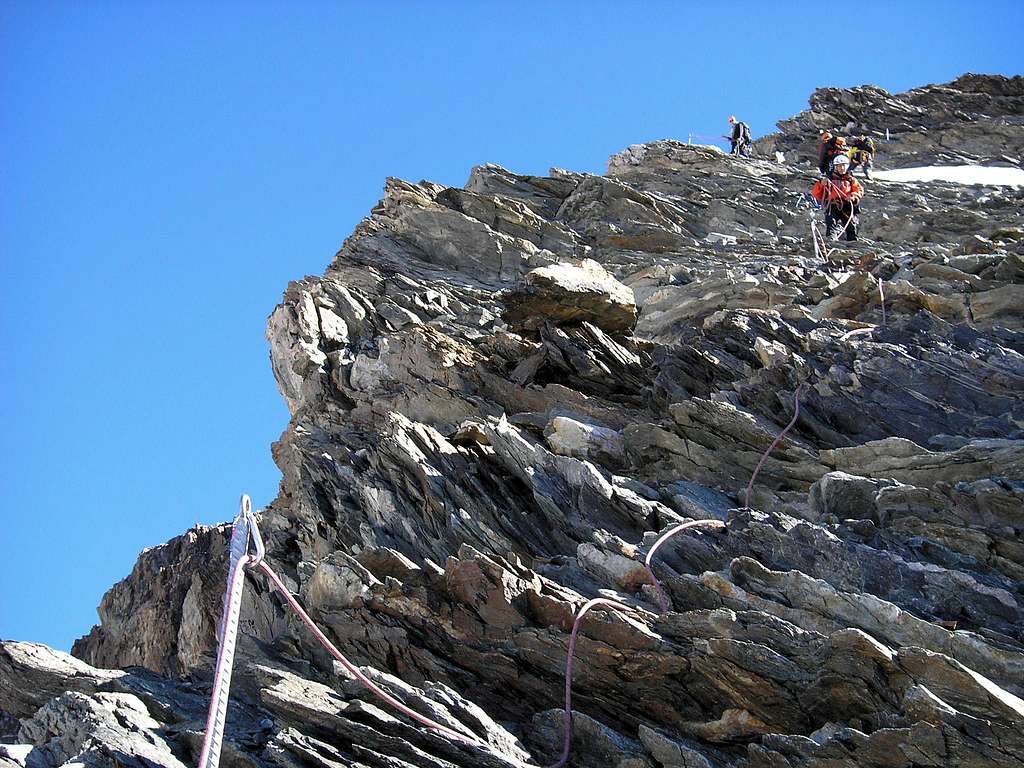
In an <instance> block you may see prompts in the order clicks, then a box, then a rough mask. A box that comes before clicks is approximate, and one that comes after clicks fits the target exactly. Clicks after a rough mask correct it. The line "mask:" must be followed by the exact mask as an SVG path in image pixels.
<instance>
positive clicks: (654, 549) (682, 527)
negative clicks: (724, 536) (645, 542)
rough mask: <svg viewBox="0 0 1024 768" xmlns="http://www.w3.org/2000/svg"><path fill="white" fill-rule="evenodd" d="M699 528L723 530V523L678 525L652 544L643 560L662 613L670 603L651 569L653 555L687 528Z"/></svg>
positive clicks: (705, 521)
mask: <svg viewBox="0 0 1024 768" xmlns="http://www.w3.org/2000/svg"><path fill="white" fill-rule="evenodd" d="M700 527H705V528H725V523H723V522H722V521H721V520H690V521H688V522H685V523H680V524H679V525H677V526H675V527H674V528H671V529H669V530H668V531H666V532H665V533H663V534H662V535H661V536H660V537H659V538H658V540H657V541H656V542H654V546H653V547H651V549H650V551H649V552H648V553H647V557H646V559H645V560H644V567H645V568H646V569H647V575H648V576H650V577H651V584H653V585H654V591H655V594H657V596H658V603H659V605H660V606H661V610H663V611H667V610H668V609H669V608H670V607H671V603H670V602H669V599H668V595H666V594H665V590H664V589H662V586H661V582H660V581H658V577H657V576H655V575H654V568H652V567H651V561H652V560H653V559H654V553H655V552H657V551H658V548H659V547H660V546H661V545H662V544H664V543H665V542H666V541H668V540H669V539H671V538H672V537H673V536H675V535H676V534H677V533H681V532H682V531H685V530H686V529H688V528H700Z"/></svg>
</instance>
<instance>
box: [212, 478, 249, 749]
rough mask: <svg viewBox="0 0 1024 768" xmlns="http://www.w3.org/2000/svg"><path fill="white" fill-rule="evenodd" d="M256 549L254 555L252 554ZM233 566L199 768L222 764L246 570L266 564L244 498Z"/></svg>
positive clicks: (233, 530)
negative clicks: (251, 565) (250, 566)
mask: <svg viewBox="0 0 1024 768" xmlns="http://www.w3.org/2000/svg"><path fill="white" fill-rule="evenodd" d="M250 547H252V548H253V550H254V554H253V555H250V554H249V548H250ZM230 552H231V558H230V566H229V568H228V586H227V589H226V590H225V593H224V611H223V614H222V616H221V625H220V631H219V633H218V635H219V638H218V639H219V643H218V645H219V648H218V650H217V666H216V671H215V672H214V676H213V690H212V692H211V694H210V710H209V712H208V713H207V716H206V733H205V735H204V736H203V746H202V749H201V751H200V753H199V768H217V765H218V764H219V763H220V750H221V744H222V743H223V741H224V726H225V724H226V722H227V712H228V694H229V692H230V690H231V667H232V665H233V664H234V660H235V643H236V640H237V639H238V622H239V618H240V616H241V612H242V592H243V590H244V589H245V569H246V567H247V566H248V565H250V564H251V563H257V562H262V560H263V554H264V548H263V540H262V539H261V538H260V534H259V529H258V528H257V527H256V518H255V517H254V516H253V514H252V500H251V499H250V498H249V497H248V496H247V495H243V496H242V500H241V502H240V503H239V510H238V516H237V517H236V518H235V521H234V523H233V524H232V527H231V545H230Z"/></svg>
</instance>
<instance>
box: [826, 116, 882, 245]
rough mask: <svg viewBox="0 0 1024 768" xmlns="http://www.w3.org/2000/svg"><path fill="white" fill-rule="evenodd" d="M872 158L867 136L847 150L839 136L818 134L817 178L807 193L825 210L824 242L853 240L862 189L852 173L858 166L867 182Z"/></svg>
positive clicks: (854, 141)
mask: <svg viewBox="0 0 1024 768" xmlns="http://www.w3.org/2000/svg"><path fill="white" fill-rule="evenodd" d="M874 156H875V142H874V140H873V139H872V138H871V137H870V136H867V135H865V134H862V135H860V136H858V137H857V138H855V139H854V140H853V142H852V143H851V144H850V145H849V146H847V143H846V139H845V138H843V137H842V136H833V135H832V133H831V132H830V131H824V132H823V133H822V134H821V142H820V143H819V145H818V170H819V171H820V172H821V178H820V179H818V181H817V182H816V183H815V185H814V188H813V189H812V190H811V197H813V198H814V199H815V200H816V201H817V202H818V203H819V204H820V205H821V206H822V207H823V208H824V209H825V238H826V239H828V240H838V239H840V238H842V237H845V238H846V239H847V240H856V239H857V225H858V223H859V216H860V201H861V199H862V198H863V197H864V187H863V186H862V185H861V183H860V182H859V181H857V180H856V179H855V178H854V177H853V172H854V170H856V168H857V167H858V166H861V167H863V168H864V178H865V179H870V178H871V166H872V161H873V160H874Z"/></svg>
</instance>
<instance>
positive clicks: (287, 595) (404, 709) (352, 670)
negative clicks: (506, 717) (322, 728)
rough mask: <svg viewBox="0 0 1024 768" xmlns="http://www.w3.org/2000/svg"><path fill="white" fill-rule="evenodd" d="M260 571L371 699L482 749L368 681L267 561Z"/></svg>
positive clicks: (471, 739)
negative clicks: (368, 693) (372, 697)
mask: <svg viewBox="0 0 1024 768" xmlns="http://www.w3.org/2000/svg"><path fill="white" fill-rule="evenodd" d="M259 568H260V570H261V571H263V573H265V574H266V575H267V578H268V579H270V581H271V583H273V585H274V586H275V587H276V588H277V591H278V592H280V593H281V595H282V596H283V597H284V599H285V601H286V602H287V603H288V605H290V606H291V608H292V610H293V611H295V613H296V614H297V615H298V617H299V618H300V619H302V623H303V624H305V625H306V627H308V628H309V631H310V632H312V633H313V636H314V637H315V638H316V639H317V640H319V641H320V645H322V646H323V647H324V648H325V649H326V650H327V652H328V653H330V654H331V656H333V657H334V658H335V659H337V660H338V662H339V663H340V664H341V665H342V666H343V667H344V668H345V669H346V671H348V673H349V674H351V675H352V676H353V677H355V678H356V679H357V680H359V682H360V683H362V684H363V686H364V687H366V689H367V690H369V691H370V692H371V693H372V694H373V695H374V696H376V697H377V698H379V699H380V700H381V701H384V702H386V703H387V704H390V705H391V706H392V707H394V708H395V709H397V710H398V711H399V712H401V713H402V714H404V715H406V716H408V717H410V718H412V719H413V720H415V721H416V722H418V723H420V724H421V725H425V726H426V727H427V728H430V729H432V730H435V731H437V732H438V733H440V734H442V735H443V736H447V737H448V738H449V739H453V740H455V741H460V742H462V743H463V744H469V745H471V746H484V744H483V742H481V741H480V740H479V739H477V738H476V737H473V736H468V735H466V734H463V733H459V732H458V731H454V730H452V729H451V728H449V727H447V726H445V725H441V723H438V722H436V721H434V720H431V719H430V718H429V717H426V716H425V715H421V714H420V713H419V712H417V711H416V710H414V709H411V708H410V707H408V706H406V705H405V704H403V703H402V702H401V701H399V700H398V699H396V698H395V697H394V696H392V695H391V694H390V693H388V692H387V691H385V690H383V689H382V688H381V687H380V686H378V685H377V684H376V683H375V682H373V681H372V680H371V679H370V678H368V677H367V676H366V675H364V674H363V672H362V671H361V670H360V669H359V668H358V667H357V666H356V665H355V664H353V663H352V662H351V661H349V660H348V659H347V658H345V656H344V654H342V652H341V651H339V650H338V649H337V648H336V647H335V646H334V643H332V642H331V641H330V640H328V639H327V636H326V635H325V634H324V633H323V632H321V631H320V628H319V627H317V625H316V624H314V623H313V620H312V619H311V618H310V617H309V614H307V613H306V612H305V611H304V610H303V609H302V606H301V605H299V603H298V601H297V600H296V599H295V598H294V597H292V594H291V592H289V591H288V588H287V587H286V586H285V585H284V582H282V581H281V579H280V578H278V575H277V574H276V573H274V570H273V569H272V568H271V567H270V566H269V565H267V564H266V562H261V563H260V564H259Z"/></svg>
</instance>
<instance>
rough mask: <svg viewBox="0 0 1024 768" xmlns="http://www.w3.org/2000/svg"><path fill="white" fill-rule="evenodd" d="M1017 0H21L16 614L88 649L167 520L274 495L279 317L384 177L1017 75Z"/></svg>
mask: <svg viewBox="0 0 1024 768" xmlns="http://www.w3.org/2000/svg"><path fill="white" fill-rule="evenodd" d="M1022 6H1024V4H1021V3H1019V2H1007V3H999V2H989V3H984V4H978V5H977V6H976V5H975V4H969V3H955V4H945V3H895V4H892V5H890V4H888V3H885V4H883V3H873V2H856V3H851V4H847V5H845V6H842V8H841V9H840V10H833V11H829V12H826V8H839V6H828V5H817V6H814V5H809V4H806V3H794V4H792V6H791V7H784V8H778V7H776V4H775V3H767V2H764V3H759V4H754V3H745V2H732V3H730V4H729V6H728V7H729V9H730V10H728V11H725V10H722V8H723V7H724V6H721V5H720V4H711V3H701V4H690V3H655V2H649V3H626V2H616V3H605V2H594V0H591V1H590V2H579V3H527V2H516V3H508V2H504V3H497V2H495V3H476V2H445V3H441V2H437V3H433V4H428V3H411V2H410V3H388V2H364V3H358V4H357V3H340V2H339V3H319V2H317V3H313V2H309V3H287V4H286V3H244V4H243V3H238V4H234V3H217V4H208V3H202V4H200V3H183V2H174V3H147V2H142V3H134V2H74V3H72V2H65V3H46V2H37V1H35V0H33V1H32V2H15V3H12V2H4V3H2V4H0V345H2V346H0V360H2V366H3V367H2V377H0V382H2V391H0V424H2V430H0V504H2V506H0V515H2V524H0V637H5V638H17V639H26V640H37V641H42V642H46V643H49V644H51V645H54V646H57V647H61V648H68V647H69V646H70V644H71V642H72V640H73V639H74V638H75V637H77V636H79V635H81V634H84V633H85V632H87V631H88V630H89V628H90V626H91V625H92V624H93V623H94V622H95V621H96V614H95V606H96V605H97V604H98V603H99V600H100V597H101V595H102V594H103V592H104V591H105V590H106V589H107V588H108V587H109V586H110V585H111V584H113V583H114V582H115V581H117V580H118V579H120V578H122V577H124V576H125V575H127V573H128V572H129V571H130V569H131V567H132V565H133V563H134V562H135V558H136V556H137V555H138V552H139V550H141V549H142V548H143V547H147V546H152V545H155V544H159V543H161V542H163V541H165V540H166V539H168V538H170V537H172V536H175V535H177V534H179V533H181V532H182V531H184V530H185V529H186V528H188V527H189V526H191V525H192V524H194V523H196V522H197V521H198V522H203V523H213V522H217V521H221V520H226V519H228V518H230V517H231V516H232V515H233V514H234V511H235V505H236V500H237V497H238V495H239V493H240V492H241V491H243V490H247V491H249V492H250V493H251V494H252V495H253V498H254V500H255V502H256V504H257V505H258V506H263V505H265V504H266V503H268V502H269V501H270V500H271V499H273V497H274V496H275V494H276V492H277V483H278V479H279V476H278V472H277V469H276V467H275V466H274V465H273V463H272V461H271V458H270V443H271V442H272V441H273V440H275V439H277V437H278V436H279V435H280V433H281V431H282V430H283V429H284V428H285V426H286V423H287V412H286V410H285V407H284V405H283V403H282V401H281V399H280V396H279V395H278V393H277V389H276V386H275V384H274V380H273V376H272V374H271V371H270V365H269V362H268V357H267V347H266V343H265V342H264V340H263V329H264V322H265V319H266V316H267V315H268V314H269V313H270V311H271V310H272V309H273V307H274V306H275V304H276V303H277V301H278V300H279V298H280V296H281V294H282V292H283V290H284V288H285V286H286V285H287V283H288V281H289V280H293V279H298V278H301V277H303V276H305V275H307V274H319V273H321V272H322V271H323V269H324V268H325V267H326V266H327V264H328V262H329V260H330V258H331V256H332V255H333V254H334V252H335V251H336V250H337V248H338V247H339V246H340V244H341V242H342V240H343V239H344V238H345V237H346V236H347V235H348V234H349V233H350V232H351V230H352V228H353V227H354V226H355V224H356V223H357V222H358V220H359V219H360V218H361V217H362V216H364V215H366V214H367V213H368V212H369V210H370V208H371V207H372V205H373V204H374V203H375V202H376V200H377V199H378V198H379V196H380V191H381V187H382V185H383V182H384V178H385V177H386V176H389V175H393V176H400V177H404V178H408V179H413V180H419V179H422V178H428V179H432V180H435V181H438V182H442V183H446V184H456V185H461V184H463V183H464V182H465V180H466V178H467V175H468V173H469V170H470V168H471V167H472V166H473V165H475V164H478V163H484V162H496V163H501V164H502V165H505V166H507V167H509V168H511V169H513V170H517V171H520V172H533V173H542V172H545V171H546V170H547V169H548V168H549V167H550V166H559V167H564V168H571V169H576V170H584V171H593V172H603V170H604V168H605V162H606V160H607V157H608V156H609V155H610V154H612V153H613V152H616V151H618V150H619V149H621V148H623V147H625V146H626V145H628V144H631V143H635V142H640V141H646V140H652V139H659V138H666V137H677V138H678V137H682V138H684V139H685V137H686V135H687V133H688V132H696V133H704V134H720V133H723V132H724V131H725V130H727V127H728V126H726V124H725V119H726V117H727V116H728V115H729V114H731V113H735V114H737V115H739V116H740V117H741V118H742V119H745V120H747V121H748V122H749V123H750V124H751V126H752V127H753V129H754V132H755V134H763V133H767V132H770V131H771V130H773V126H774V123H775V121H776V120H778V119H780V118H784V117H788V116H790V115H792V114H795V113H796V112H798V111H800V110H801V109H803V108H805V107H806V104H807V97H808V96H809V95H810V93H811V91H812V90H813V89H814V88H815V87H816V86H823V85H838V86H852V85H859V84H862V83H876V84H878V85H881V86H883V87H885V88H887V89H889V90H891V91H900V90H905V89H907V88H909V87H913V86H916V85H922V84H925V83H931V82H944V81H947V80H950V79H952V78H954V77H956V76H957V75H959V74H961V73H963V72H965V71H974V72H998V73H1003V74H1014V73H1020V72H1021V71H1022V70H1024V66H1022V63H1024V62H1022V54H1021V53H1020V51H1021V43H1020V31H1021V29H1024V11H1022ZM860 12H863V13H864V14H865V15H866V17H867V20H868V28H869V34H867V35H861V34H859V33H858V32H856V31H855V28H856V27H857V26H859V24H857V23H855V20H856V14H857V13H860ZM844 23H847V24H848V25H849V29H850V33H849V34H848V35H847V36H845V39H843V40H839V39H838V38H837V34H839V33H837V32H836V30H837V28H838V27H841V26H842V25H843V24H844Z"/></svg>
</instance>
